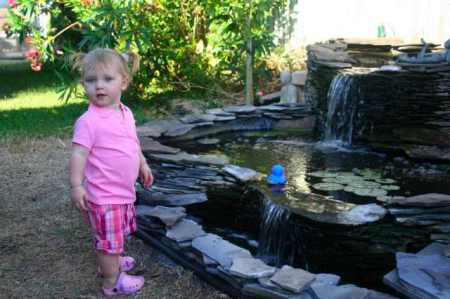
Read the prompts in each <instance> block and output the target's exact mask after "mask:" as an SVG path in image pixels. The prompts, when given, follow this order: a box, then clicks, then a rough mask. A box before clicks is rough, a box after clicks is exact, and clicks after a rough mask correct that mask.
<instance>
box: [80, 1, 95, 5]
mask: <svg viewBox="0 0 450 299" xmlns="http://www.w3.org/2000/svg"><path fill="white" fill-rule="evenodd" d="M81 3H82V4H83V5H84V6H90V5H92V4H94V0H81Z"/></svg>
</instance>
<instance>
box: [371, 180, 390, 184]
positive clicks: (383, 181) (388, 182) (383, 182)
mask: <svg viewBox="0 0 450 299" xmlns="http://www.w3.org/2000/svg"><path fill="white" fill-rule="evenodd" d="M375 182H377V183H380V184H394V183H395V180H393V179H376V180H375Z"/></svg>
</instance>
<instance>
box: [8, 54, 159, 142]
mask: <svg viewBox="0 0 450 299" xmlns="http://www.w3.org/2000/svg"><path fill="white" fill-rule="evenodd" d="M56 87H57V82H56V78H55V76H54V74H53V71H52V70H51V68H47V69H46V70H45V71H41V72H38V73H36V72H32V71H31V70H30V68H29V65H28V63H26V62H15V63H11V62H7V63H5V62H4V61H0V138H3V137H20V136H33V137H39V136H42V137H45V136H52V135H53V136H54V135H56V136H65V137H67V136H68V135H70V134H71V132H72V128H73V124H74V122H75V120H76V119H77V118H78V117H79V116H80V115H81V114H82V113H83V112H84V111H86V109H87V101H86V100H85V99H70V100H69V102H67V103H65V102H64V101H62V100H59V99H58V97H59V95H58V93H57V91H56V90H57V88H56ZM130 104H132V105H131V106H132V108H133V111H134V113H135V116H136V119H137V120H138V121H139V122H143V121H146V120H149V119H151V118H153V116H154V113H152V110H151V109H149V108H146V107H144V103H137V102H135V101H132V103H130Z"/></svg>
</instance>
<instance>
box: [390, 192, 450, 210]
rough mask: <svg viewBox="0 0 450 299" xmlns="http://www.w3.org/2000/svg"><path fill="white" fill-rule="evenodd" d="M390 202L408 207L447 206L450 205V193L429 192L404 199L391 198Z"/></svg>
mask: <svg viewBox="0 0 450 299" xmlns="http://www.w3.org/2000/svg"><path fill="white" fill-rule="evenodd" d="M389 204H397V205H400V206H408V207H446V206H450V195H448V194H440V193H427V194H420V195H416V196H410V197H406V198H403V199H395V198H393V199H391V200H389Z"/></svg>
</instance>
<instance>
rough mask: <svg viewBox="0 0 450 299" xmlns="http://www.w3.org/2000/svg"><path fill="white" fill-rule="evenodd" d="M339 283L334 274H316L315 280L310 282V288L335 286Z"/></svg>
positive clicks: (339, 278) (337, 277) (339, 279)
mask: <svg viewBox="0 0 450 299" xmlns="http://www.w3.org/2000/svg"><path fill="white" fill-rule="evenodd" d="M340 281H341V277H340V276H339V275H336V274H331V273H319V274H316V279H315V280H314V281H313V282H312V284H311V287H312V286H317V285H320V284H326V285H332V286H335V285H337V284H338V283H339V282H340Z"/></svg>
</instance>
